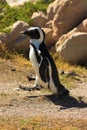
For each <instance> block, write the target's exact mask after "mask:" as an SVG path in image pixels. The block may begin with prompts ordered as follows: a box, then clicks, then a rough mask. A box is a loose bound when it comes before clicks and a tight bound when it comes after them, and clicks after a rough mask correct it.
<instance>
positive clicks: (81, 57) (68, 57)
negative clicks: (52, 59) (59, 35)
mask: <svg viewBox="0 0 87 130" xmlns="http://www.w3.org/2000/svg"><path fill="white" fill-rule="evenodd" d="M58 42H59V41H58ZM57 51H58V52H59V54H60V55H61V57H62V58H63V59H64V60H65V61H67V62H69V63H72V64H81V63H85V62H87V33H85V32H78V33H74V34H72V35H70V36H69V37H68V38H67V39H66V40H65V41H64V42H63V44H61V45H60V46H59V47H57Z"/></svg>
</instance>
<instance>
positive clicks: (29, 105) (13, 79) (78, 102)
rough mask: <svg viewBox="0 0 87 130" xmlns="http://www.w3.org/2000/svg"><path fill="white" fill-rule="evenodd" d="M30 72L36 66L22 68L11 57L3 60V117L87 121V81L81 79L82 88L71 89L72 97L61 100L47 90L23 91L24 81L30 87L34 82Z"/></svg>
mask: <svg viewBox="0 0 87 130" xmlns="http://www.w3.org/2000/svg"><path fill="white" fill-rule="evenodd" d="M30 73H32V69H29V68H28V67H27V66H25V67H24V66H23V67H22V66H21V67H19V66H18V65H17V64H15V62H12V61H10V60H0V117H15V116H20V117H24V118H28V117H31V116H46V117H49V118H59V119H65V118H67V119H68V120H69V119H70V121H71V119H72V120H74V119H75V120H81V119H82V120H87V82H78V83H77V86H78V87H76V88H72V89H70V95H69V96H64V97H61V98H60V99H59V100H58V99H56V97H54V96H53V95H52V94H51V93H50V92H48V91H46V90H41V91H34V92H29V91H24V90H21V89H20V88H19V85H20V84H21V85H25V86H27V87H30V86H32V85H33V84H34V81H30V82H29V81H28V80H27V78H26V76H27V75H29V74H30ZM85 78H87V77H85ZM84 130H86V124H85V128H84Z"/></svg>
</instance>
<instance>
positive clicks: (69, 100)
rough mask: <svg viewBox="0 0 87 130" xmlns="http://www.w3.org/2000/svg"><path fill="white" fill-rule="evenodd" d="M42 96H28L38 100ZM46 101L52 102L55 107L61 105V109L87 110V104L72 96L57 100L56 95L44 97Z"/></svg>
mask: <svg viewBox="0 0 87 130" xmlns="http://www.w3.org/2000/svg"><path fill="white" fill-rule="evenodd" d="M38 97H41V95H40V96H28V98H38ZM44 97H45V100H48V101H52V102H53V103H54V104H55V105H60V106H61V109H69V108H72V107H76V108H86V107H87V103H86V102H84V101H82V100H80V101H78V100H77V99H76V98H74V97H72V96H70V95H64V96H62V97H60V98H57V97H56V96H55V95H53V94H52V95H44Z"/></svg>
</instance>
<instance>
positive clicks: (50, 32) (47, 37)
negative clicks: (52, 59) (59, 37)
mask: <svg viewBox="0 0 87 130" xmlns="http://www.w3.org/2000/svg"><path fill="white" fill-rule="evenodd" d="M43 30H44V32H45V34H46V35H45V43H46V46H47V48H50V47H51V46H52V45H53V44H54V39H53V30H52V29H51V28H43Z"/></svg>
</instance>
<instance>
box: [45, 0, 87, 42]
mask: <svg viewBox="0 0 87 130" xmlns="http://www.w3.org/2000/svg"><path fill="white" fill-rule="evenodd" d="M47 15H48V19H49V20H52V29H53V37H54V39H55V41H58V39H59V37H60V36H62V35H63V34H65V33H67V32H68V31H70V30H71V29H72V28H73V27H75V26H76V25H77V24H79V23H80V22H81V21H82V20H83V19H84V18H86V17H87V0H72V1H71V0H55V1H54V2H53V3H51V4H50V5H49V7H48V10H47Z"/></svg>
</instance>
